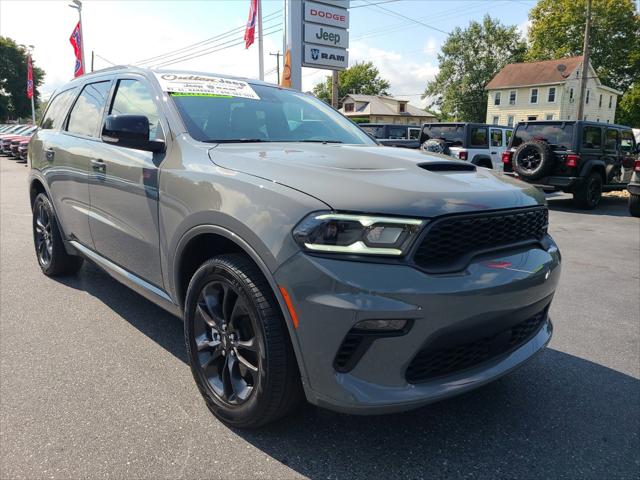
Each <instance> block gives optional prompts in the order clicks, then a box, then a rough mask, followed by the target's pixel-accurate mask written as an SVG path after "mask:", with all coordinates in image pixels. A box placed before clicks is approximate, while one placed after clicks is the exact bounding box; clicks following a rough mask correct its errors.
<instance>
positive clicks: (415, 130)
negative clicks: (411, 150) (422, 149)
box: [409, 128, 420, 140]
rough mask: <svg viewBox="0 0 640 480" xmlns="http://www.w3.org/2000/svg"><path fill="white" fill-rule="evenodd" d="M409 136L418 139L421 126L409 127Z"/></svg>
mask: <svg viewBox="0 0 640 480" xmlns="http://www.w3.org/2000/svg"><path fill="white" fill-rule="evenodd" d="M409 138H410V139H411V140H418V139H419V138H420V129H419V128H410V129H409Z"/></svg>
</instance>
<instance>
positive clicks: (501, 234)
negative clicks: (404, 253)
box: [413, 207, 549, 271]
mask: <svg viewBox="0 0 640 480" xmlns="http://www.w3.org/2000/svg"><path fill="white" fill-rule="evenodd" d="M548 220H549V214H548V212H547V209H546V208H545V207H537V208H532V209H524V210H509V211H505V212H496V213H484V214H479V215H475V214H474V215H464V216H451V217H445V218H443V219H441V220H436V221H435V222H434V223H433V224H432V225H431V226H430V227H428V230H427V232H426V234H425V236H424V237H423V240H422V243H421V244H420V246H419V247H418V249H417V250H416V253H415V255H414V257H413V260H414V262H415V263H416V265H418V266H419V267H421V268H423V269H425V270H427V271H455V270H462V269H463V268H464V267H465V266H466V262H467V261H468V260H469V259H470V258H471V256H473V254H474V253H476V252H480V251H486V250H492V249H499V248H502V247H505V246H509V245H512V244H516V243H520V242H526V241H538V240H541V239H542V238H543V237H544V235H545V234H546V233H547V224H548Z"/></svg>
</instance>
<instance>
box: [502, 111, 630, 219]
mask: <svg viewBox="0 0 640 480" xmlns="http://www.w3.org/2000/svg"><path fill="white" fill-rule="evenodd" d="M637 154H638V147H637V145H636V141H635V139H634V136H633V131H632V130H631V128H630V127H625V126H622V125H612V124H608V123H600V122H589V121H581V120H574V121H564V122H563V121H560V120H555V121H544V122H523V123H518V124H517V125H516V128H515V131H514V133H513V137H512V138H511V142H510V144H509V148H508V149H507V151H505V152H504V153H503V154H502V162H503V164H504V171H505V173H510V174H513V175H515V176H517V177H518V178H520V179H521V180H524V181H526V182H529V183H532V184H534V185H536V186H537V187H539V188H541V189H543V190H545V191H558V190H559V191H563V192H567V193H572V194H573V199H574V201H575V203H576V205H577V206H579V207H580V208H587V209H592V208H595V207H596V206H597V205H598V203H599V202H600V198H601V196H602V192H609V191H613V190H624V189H626V188H627V184H628V183H629V180H630V179H631V174H632V172H633V165H634V161H635V159H636V156H637Z"/></svg>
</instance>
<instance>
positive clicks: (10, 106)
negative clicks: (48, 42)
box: [0, 36, 45, 120]
mask: <svg viewBox="0 0 640 480" xmlns="http://www.w3.org/2000/svg"><path fill="white" fill-rule="evenodd" d="M33 64H34V65H33V85H34V95H35V96H34V100H35V102H36V104H37V103H38V98H39V96H40V95H39V93H38V87H39V86H40V85H41V84H42V81H43V80H44V75H45V74H44V70H42V69H41V68H38V67H36V66H35V61H34V62H33ZM9 118H12V119H15V118H31V100H29V99H28V98H27V51H26V50H25V48H24V47H22V46H20V45H17V44H16V42H15V41H13V40H12V39H10V38H8V37H1V36H0V119H5V120H6V119H9Z"/></svg>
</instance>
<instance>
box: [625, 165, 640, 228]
mask: <svg viewBox="0 0 640 480" xmlns="http://www.w3.org/2000/svg"><path fill="white" fill-rule="evenodd" d="M627 189H628V190H629V213H630V214H631V215H632V216H634V217H640V159H637V160H636V161H635V162H634V166H633V174H632V175H631V180H630V181H629V184H628V185H627Z"/></svg>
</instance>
